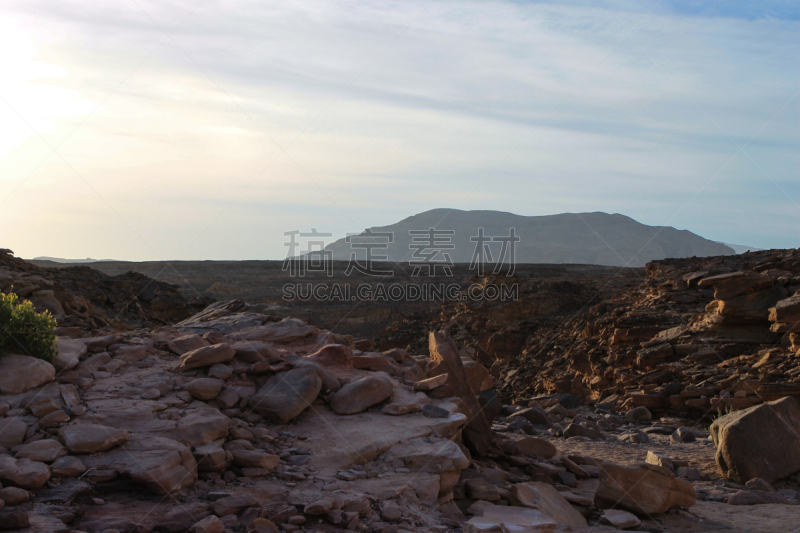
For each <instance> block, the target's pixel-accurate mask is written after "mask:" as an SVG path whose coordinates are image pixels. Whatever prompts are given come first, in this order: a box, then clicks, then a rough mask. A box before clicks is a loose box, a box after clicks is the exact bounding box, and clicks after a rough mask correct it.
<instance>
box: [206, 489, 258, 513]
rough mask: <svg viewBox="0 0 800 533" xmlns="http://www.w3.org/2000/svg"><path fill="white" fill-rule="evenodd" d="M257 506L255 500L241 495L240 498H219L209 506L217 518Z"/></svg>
mask: <svg viewBox="0 0 800 533" xmlns="http://www.w3.org/2000/svg"><path fill="white" fill-rule="evenodd" d="M257 504H258V502H257V501H256V500H255V498H253V497H252V496H250V495H249V494H243V495H241V496H228V497H226V498H220V499H219V500H217V501H215V502H214V503H212V504H211V510H212V511H213V513H214V514H215V515H217V516H226V515H229V514H235V513H238V512H239V511H241V510H242V509H247V508H248V507H252V506H254V505H257Z"/></svg>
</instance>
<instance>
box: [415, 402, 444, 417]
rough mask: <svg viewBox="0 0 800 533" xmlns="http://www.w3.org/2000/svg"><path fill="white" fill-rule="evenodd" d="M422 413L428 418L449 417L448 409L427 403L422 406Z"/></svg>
mask: <svg viewBox="0 0 800 533" xmlns="http://www.w3.org/2000/svg"><path fill="white" fill-rule="evenodd" d="M422 415H423V416H427V417H428V418H449V417H450V411H448V410H447V409H442V408H441V407H438V406H436V405H433V404H430V403H429V404H427V405H424V406H422Z"/></svg>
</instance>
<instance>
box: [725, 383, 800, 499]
mask: <svg viewBox="0 0 800 533" xmlns="http://www.w3.org/2000/svg"><path fill="white" fill-rule="evenodd" d="M710 431H711V439H712V440H713V441H714V445H715V446H716V447H717V457H716V458H717V466H718V467H719V469H720V471H721V472H722V474H723V475H724V476H725V477H728V478H730V479H733V480H735V481H738V482H739V483H745V482H747V481H749V480H751V479H753V478H757V477H759V478H762V479H764V480H766V481H767V482H768V483H770V484H771V483H774V482H775V481H777V480H779V479H782V478H785V477H788V476H790V475H792V474H794V473H796V472H799V471H800V436H798V435H800V405H798V403H797V401H796V400H795V399H794V398H792V397H786V398H782V399H780V400H776V401H774V402H767V403H764V404H761V405H756V406H755V407H751V408H749V409H744V410H742V411H736V412H733V413H731V414H729V415H726V416H723V417H722V418H718V419H717V420H715V421H714V423H713V424H712V425H711V428H710Z"/></svg>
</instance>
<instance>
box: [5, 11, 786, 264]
mask: <svg viewBox="0 0 800 533" xmlns="http://www.w3.org/2000/svg"><path fill="white" fill-rule="evenodd" d="M798 45H800V3H798V2H796V1H774V2H769V1H753V2H743V1H726V2H717V1H713V2H704V1H685V2H679V1H668V0H660V1H651V0H645V1H636V2H634V1H624V0H620V1H611V0H609V1H588V0H587V1H581V0H572V1H565V2H544V1H542V2H539V1H487V2H473V1H468V0H467V1H461V0H459V1H445V0H433V1H431V0H422V1H416V0H408V1H402V2H386V1H383V0H372V1H369V2H351V1H337V0H326V1H310V0H297V1H293V2H242V1H224V2H223V1H216V0H187V1H178V2H169V1H158V2H156V1H145V0H115V1H102V0H99V1H92V2H78V1H70V0H58V1H55V0H25V1H21V0H20V1H16V0H6V1H4V2H2V3H0V47H1V48H0V49H2V50H3V53H2V54H0V247H2V248H10V249H12V250H13V251H14V252H15V254H16V255H17V256H19V257H26V258H31V257H35V256H41V255H46V256H54V257H66V258H84V257H93V258H114V259H126V260H136V261H144V260H192V259H282V258H283V257H284V256H285V255H286V251H287V247H286V246H285V244H286V238H285V237H284V232H288V231H292V230H302V231H308V230H310V229H311V228H316V229H318V231H320V232H330V233H332V239H336V238H340V237H343V236H345V234H347V233H355V232H359V231H361V230H363V229H364V228H366V227H372V226H382V225H388V224H392V223H394V222H397V221H399V220H401V219H403V218H406V217H408V216H410V215H413V214H415V213H419V212H422V211H426V210H428V209H433V208H439V207H450V208H458V209H496V210H501V211H508V212H513V213H516V214H520V215H547V214H555V213H562V212H593V211H605V212H609V213H622V214H625V215H628V216H630V217H632V218H634V219H636V220H638V221H639V222H642V223H645V224H650V225H659V226H674V227H676V228H679V229H688V230H690V231H693V232H695V233H697V234H699V235H702V236H704V237H706V238H709V239H713V240H717V241H724V242H728V243H734V244H746V245H749V246H755V247H759V248H789V247H792V248H793V247H798V246H800V160H799V159H800V83H799V82H800V78H799V74H800V71H799V70H798V66H799V64H798V60H797V57H800V56H799V55H798V52H800V46H798Z"/></svg>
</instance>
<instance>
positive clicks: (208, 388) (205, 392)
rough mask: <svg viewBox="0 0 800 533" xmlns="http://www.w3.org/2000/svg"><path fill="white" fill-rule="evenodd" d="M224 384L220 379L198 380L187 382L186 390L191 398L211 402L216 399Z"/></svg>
mask: <svg viewBox="0 0 800 533" xmlns="http://www.w3.org/2000/svg"><path fill="white" fill-rule="evenodd" d="M224 385H225V383H224V382H223V381H222V380H221V379H215V378H199V379H195V380H192V381H190V382H189V384H188V385H186V390H187V392H188V393H189V394H191V395H192V397H193V398H196V399H198V400H203V401H207V400H213V399H214V398H216V397H217V396H218V395H219V393H220V391H221V390H222V387H223V386H224Z"/></svg>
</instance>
